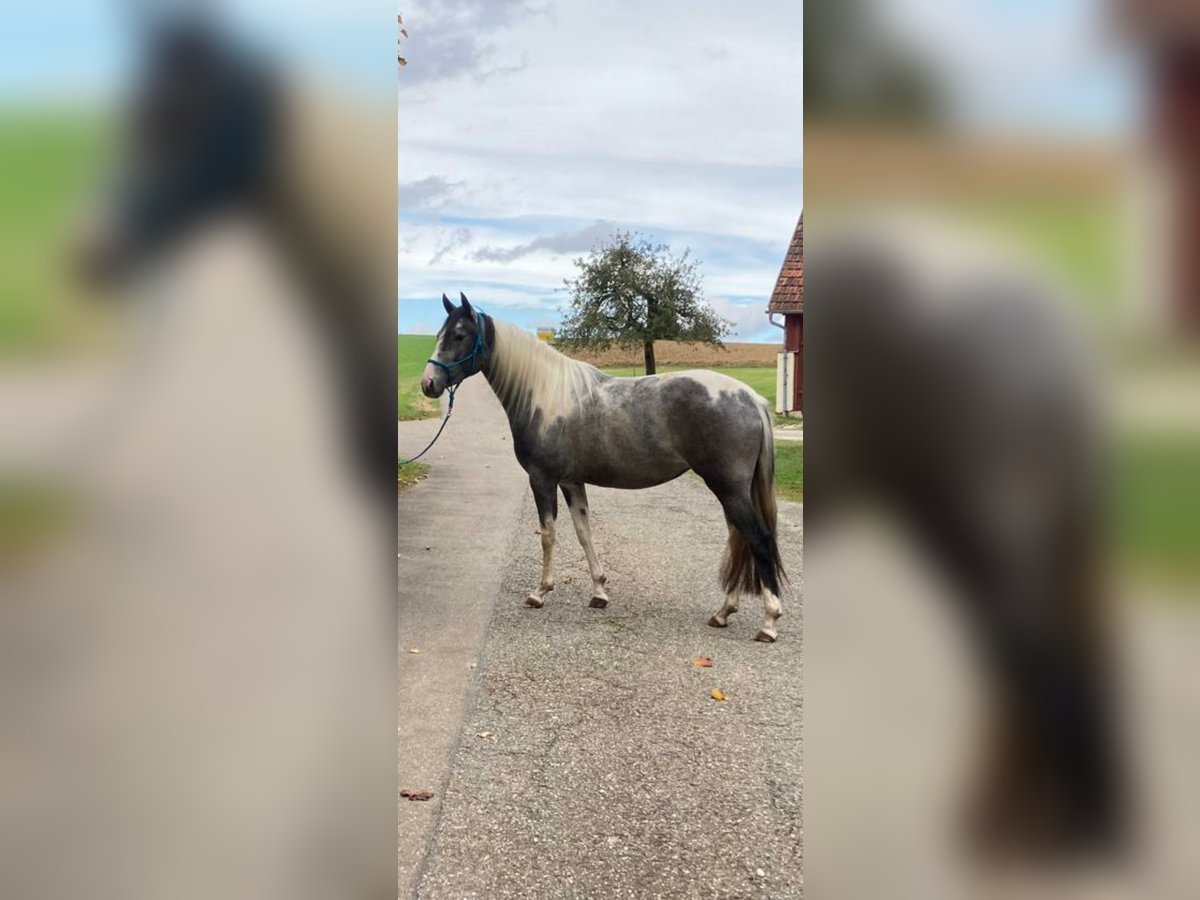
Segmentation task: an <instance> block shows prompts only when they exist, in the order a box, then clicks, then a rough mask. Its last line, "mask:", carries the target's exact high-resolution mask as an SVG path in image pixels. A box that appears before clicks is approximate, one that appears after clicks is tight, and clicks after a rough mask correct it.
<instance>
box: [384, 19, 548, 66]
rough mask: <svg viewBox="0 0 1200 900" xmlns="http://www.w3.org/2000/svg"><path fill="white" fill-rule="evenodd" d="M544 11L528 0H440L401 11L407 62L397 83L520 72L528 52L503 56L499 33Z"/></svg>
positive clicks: (504, 50)
mask: <svg viewBox="0 0 1200 900" xmlns="http://www.w3.org/2000/svg"><path fill="white" fill-rule="evenodd" d="M544 11H545V10H543V9H542V8H540V7H537V6H535V5H533V4H531V3H529V2H527V0H442V2H440V3H437V4H427V5H426V6H425V7H420V6H418V7H417V8H415V9H414V10H413V11H412V13H411V15H409V14H405V16H404V25H405V28H406V29H407V31H408V40H406V41H405V42H404V58H405V60H406V61H407V62H408V65H407V66H405V67H404V69H403V70H402V71H401V76H400V82H401V85H402V86H403V85H405V84H407V85H420V84H424V83H429V82H437V81H444V80H451V79H455V78H461V77H464V76H472V77H474V78H475V79H482V78H488V77H490V76H492V75H499V74H511V73H514V72H519V71H521V70H522V69H524V68H525V67H526V66H527V65H528V64H529V55H528V54H527V53H521V52H517V53H510V54H508V55H506V51H507V49H508V48H507V47H506V46H505V44H504V42H503V40H501V32H502V31H503V30H504V29H506V28H508V27H510V26H511V25H513V24H514V23H517V22H520V21H521V20H522V19H525V18H528V17H530V16H534V15H539V14H541V13H543V12H544Z"/></svg>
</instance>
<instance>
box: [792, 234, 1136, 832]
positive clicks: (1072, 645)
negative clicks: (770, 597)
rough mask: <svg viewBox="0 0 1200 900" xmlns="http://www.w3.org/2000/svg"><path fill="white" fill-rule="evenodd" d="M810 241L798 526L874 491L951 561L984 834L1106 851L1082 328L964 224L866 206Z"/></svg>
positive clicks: (975, 819)
mask: <svg viewBox="0 0 1200 900" xmlns="http://www.w3.org/2000/svg"><path fill="white" fill-rule="evenodd" d="M809 250H810V253H809V259H808V260H807V266H806V272H805V279H806V285H805V287H806V290H807V293H808V295H809V303H808V310H807V316H808V319H809V321H808V323H807V332H808V335H809V337H810V338H811V340H810V342H809V344H810V346H809V347H808V348H807V358H806V360H805V374H806V382H807V383H808V384H809V386H810V387H812V388H813V389H812V390H811V391H810V392H809V394H808V397H807V404H806V405H807V409H806V418H807V419H808V428H807V431H808V432H809V434H810V438H809V441H808V446H807V447H806V451H807V452H806V456H807V464H808V465H807V467H808V470H809V474H810V475H811V476H813V477H811V478H810V484H809V485H808V486H807V488H806V494H807V502H806V504H805V519H806V522H805V524H806V531H807V533H808V535H809V537H810V539H815V540H816V541H817V542H818V544H819V543H820V541H821V540H822V535H823V534H825V533H826V531H827V529H828V528H829V523H830V521H831V520H832V519H833V518H835V516H836V515H838V514H839V513H841V512H842V511H844V510H846V509H847V508H849V507H850V506H851V505H852V503H851V501H854V502H857V501H859V500H861V499H863V498H868V499H871V500H872V501H874V502H876V503H878V504H880V505H881V506H882V507H884V508H885V509H886V510H888V511H890V512H891V513H892V514H893V515H894V516H895V517H896V518H897V520H898V521H899V522H900V523H901V524H903V525H905V526H906V527H907V529H908V530H909V531H910V532H911V533H912V535H913V536H914V538H915V539H916V544H917V545H918V546H919V548H920V549H921V550H922V551H924V552H925V554H926V556H927V558H928V560H929V561H931V562H933V563H934V564H935V565H936V566H937V567H938V568H939V569H941V570H942V572H943V573H944V574H945V575H946V576H947V583H948V584H949V585H950V586H951V587H952V589H953V590H952V594H953V600H954V601H955V602H956V603H957V607H958V609H957V611H958V612H959V613H961V614H962V618H963V621H964V623H965V625H966V627H967V634H968V637H969V639H970V641H971V644H970V645H971V647H972V649H973V650H974V651H975V653H976V655H977V658H978V660H979V661H980V663H981V669H982V673H983V675H984V678H985V681H986V683H987V688H988V690H989V692H990V694H991V703H990V707H991V709H990V719H991V722H990V729H991V730H990V733H991V734H993V735H994V739H993V741H992V753H991V754H990V756H991V758H990V759H989V760H987V761H986V763H985V767H984V769H985V770H984V772H983V777H982V779H981V781H982V784H981V789H980V793H979V797H978V801H977V803H976V804H975V805H976V809H975V810H974V812H973V815H972V822H971V825H972V828H971V832H972V837H973V838H974V843H975V844H976V847H977V849H980V850H985V851H986V850H989V849H991V850H1002V851H1017V852H1019V851H1030V852H1035V853H1043V852H1046V851H1047V850H1048V849H1051V848H1053V849H1054V850H1058V851H1062V852H1075V851H1082V850H1094V849H1104V850H1107V849H1110V848H1113V847H1116V846H1119V845H1120V844H1121V842H1122V840H1123V838H1124V836H1125V835H1124V829H1125V825H1126V815H1127V812H1128V810H1127V808H1126V805H1125V804H1126V785H1125V783H1124V771H1123V769H1124V765H1123V761H1122V759H1121V748H1120V742H1119V740H1118V732H1119V727H1118V716H1117V714H1116V711H1115V706H1116V703H1115V695H1116V686H1115V678H1114V671H1115V668H1116V665H1115V659H1114V657H1115V650H1114V639H1113V624H1114V622H1113V616H1112V612H1111V610H1110V609H1109V604H1108V602H1107V600H1108V598H1107V597H1106V596H1105V590H1104V586H1103V577H1102V565H1101V564H1102V559H1103V547H1104V541H1105V535H1104V528H1103V521H1104V515H1103V509H1104V502H1105V501H1104V492H1103V490H1102V489H1101V485H1102V481H1103V469H1104V464H1103V455H1104V454H1103V442H1102V438H1101V432H1102V428H1101V423H1100V421H1099V416H1098V410H1097V408H1096V403H1097V398H1096V397H1095V396H1094V386H1093V382H1094V381H1095V372H1094V371H1093V368H1094V362H1093V360H1092V358H1091V355H1090V354H1089V352H1088V350H1087V348H1086V346H1085V344H1084V343H1083V342H1082V341H1081V339H1080V335H1079V329H1078V327H1077V323H1074V322H1072V321H1071V319H1070V318H1069V316H1068V315H1067V314H1066V310H1065V309H1064V308H1063V306H1062V304H1061V302H1060V301H1061V297H1060V296H1059V295H1060V291H1059V290H1058V289H1057V288H1056V286H1055V285H1054V284H1053V282H1051V281H1050V280H1049V279H1048V278H1047V277H1046V276H1044V275H1043V274H1042V273H1040V272H1038V271H1036V270H1035V269H1032V268H1031V267H1030V266H1029V265H1027V264H1026V263H1025V262H1024V261H1023V260H1021V259H1019V258H1018V259H1009V258H1008V256H1009V255H1010V254H1008V253H1006V252H1001V251H1000V250H999V249H998V248H996V247H994V246H992V244H991V243H990V242H987V243H985V242H979V241H974V240H971V239H969V238H968V237H967V236H965V235H963V234H962V233H961V229H960V230H955V231H951V230H949V229H947V228H945V227H943V226H940V225H937V224H936V223H925V222H922V221H920V220H914V221H909V220H908V219H902V220H900V221H899V222H893V221H891V220H889V219H885V220H883V221H881V222H879V223H875V222H873V221H869V222H867V223H864V224H860V225H859V226H858V227H857V229H856V230H849V229H848V228H842V229H841V230H834V231H833V233H832V234H830V235H828V236H826V237H825V238H823V239H821V240H819V241H816V242H812V243H811V246H810V247H809Z"/></svg>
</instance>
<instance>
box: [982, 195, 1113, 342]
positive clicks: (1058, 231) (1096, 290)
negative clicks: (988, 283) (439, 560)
mask: <svg viewBox="0 0 1200 900" xmlns="http://www.w3.org/2000/svg"><path fill="white" fill-rule="evenodd" d="M967 215H968V217H969V218H971V219H973V220H974V221H975V222H976V223H977V224H979V225H980V226H982V227H983V228H985V229H986V230H989V231H991V232H992V233H994V234H996V235H997V236H999V237H1001V238H1002V239H1004V240H1007V241H1008V242H1010V243H1011V244H1013V245H1015V246H1016V247H1017V248H1019V249H1020V251H1021V252H1022V253H1027V254H1028V255H1029V257H1030V258H1032V259H1033V260H1036V261H1037V262H1038V263H1039V264H1040V265H1043V266H1045V267H1046V269H1047V270H1049V271H1050V272H1052V273H1054V274H1055V275H1056V276H1057V277H1058V278H1060V279H1062V281H1063V283H1064V284H1066V285H1067V287H1068V289H1069V290H1070V291H1072V292H1073V295H1074V296H1073V299H1076V300H1078V301H1080V305H1081V308H1082V309H1083V311H1084V312H1085V313H1086V314H1088V315H1090V316H1093V317H1095V318H1098V319H1101V320H1104V319H1107V318H1108V317H1111V316H1112V315H1113V313H1114V312H1116V311H1117V308H1118V305H1119V303H1120V301H1121V299H1122V298H1121V291H1122V289H1123V288H1124V287H1125V286H1126V285H1127V284H1128V278H1127V277H1126V274H1125V271H1124V269H1125V265H1126V258H1127V256H1128V254H1129V248H1128V241H1127V240H1126V239H1125V236H1124V235H1123V232H1122V227H1123V221H1124V219H1125V218H1127V214H1126V212H1125V211H1124V210H1122V209H1121V206H1120V203H1119V198H1118V197H1117V196H1116V195H1115V193H1114V195H1113V196H1111V197H1105V196H1096V197H1068V198H1057V199H1055V198H1041V197H1021V196H1017V197H1009V198H1006V199H1003V200H1001V199H994V198H993V199H989V200H985V201H982V202H977V203H975V204H973V205H972V206H971V208H970V209H969V210H968V211H967Z"/></svg>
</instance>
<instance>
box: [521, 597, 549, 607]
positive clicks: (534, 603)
mask: <svg viewBox="0 0 1200 900" xmlns="http://www.w3.org/2000/svg"><path fill="white" fill-rule="evenodd" d="M525 605H526V606H528V607H529V608H530V609H541V608H542V607H543V606H545V605H546V601H545V600H543V599H542V598H541V597H535V596H534V595H533V594H530V595H529V596H528V597H526V598H525Z"/></svg>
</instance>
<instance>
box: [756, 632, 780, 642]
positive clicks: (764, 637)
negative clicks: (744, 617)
mask: <svg viewBox="0 0 1200 900" xmlns="http://www.w3.org/2000/svg"><path fill="white" fill-rule="evenodd" d="M754 639H755V640H756V641H761V642H762V643H764V644H773V643H775V635H773V634H767V632H765V631H760V632H759V633H758V634H756V635H755V636H754Z"/></svg>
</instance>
